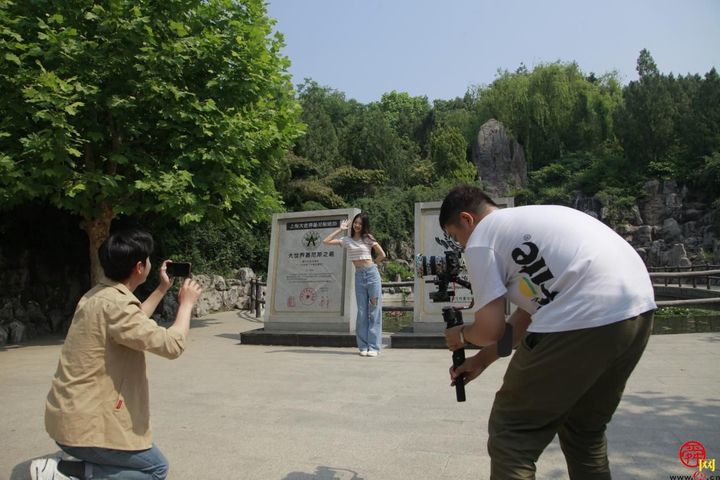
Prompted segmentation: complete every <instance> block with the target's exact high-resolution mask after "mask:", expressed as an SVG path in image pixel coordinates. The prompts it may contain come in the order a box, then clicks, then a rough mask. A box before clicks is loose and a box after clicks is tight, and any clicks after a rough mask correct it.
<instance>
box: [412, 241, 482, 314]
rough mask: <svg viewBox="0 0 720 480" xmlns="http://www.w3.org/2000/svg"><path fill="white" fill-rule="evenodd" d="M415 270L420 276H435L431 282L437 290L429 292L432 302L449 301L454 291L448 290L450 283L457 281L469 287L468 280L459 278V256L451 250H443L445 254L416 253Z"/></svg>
mask: <svg viewBox="0 0 720 480" xmlns="http://www.w3.org/2000/svg"><path fill="white" fill-rule="evenodd" d="M415 271H416V272H417V274H418V276H420V277H428V276H431V275H434V276H435V280H434V281H433V283H434V284H435V285H436V286H437V287H438V289H437V292H430V293H429V297H430V300H432V301H433V302H436V303H437V302H450V301H452V299H453V297H454V296H455V291H453V290H448V286H449V285H450V284H451V283H457V284H459V285H462V286H463V287H465V288H470V282H468V281H466V280H465V279H463V278H460V256H459V255H458V254H457V253H456V252H454V251H452V250H448V251H446V252H445V256H439V255H438V256H436V255H428V256H425V255H418V256H417V257H415Z"/></svg>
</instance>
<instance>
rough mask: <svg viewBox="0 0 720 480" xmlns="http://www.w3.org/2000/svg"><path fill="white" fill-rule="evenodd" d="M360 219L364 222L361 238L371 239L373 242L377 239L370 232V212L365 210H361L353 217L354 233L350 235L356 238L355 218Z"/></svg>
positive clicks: (352, 226)
mask: <svg viewBox="0 0 720 480" xmlns="http://www.w3.org/2000/svg"><path fill="white" fill-rule="evenodd" d="M358 218H359V219H360V222H361V224H362V227H361V228H360V239H362V240H365V239H370V240H372V241H373V242H374V241H375V237H373V236H372V234H371V233H370V217H368V214H367V213H365V212H360V213H358V214H357V215H355V218H353V221H352V224H351V226H350V228H352V234H351V235H350V238H355V227H354V226H355V220H357V219H358Z"/></svg>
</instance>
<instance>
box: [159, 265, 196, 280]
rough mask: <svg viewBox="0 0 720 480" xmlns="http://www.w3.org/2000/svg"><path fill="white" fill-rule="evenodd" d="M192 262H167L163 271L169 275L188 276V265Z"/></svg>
mask: <svg viewBox="0 0 720 480" xmlns="http://www.w3.org/2000/svg"><path fill="white" fill-rule="evenodd" d="M191 265H192V264H190V263H189V262H168V263H167V264H166V265H165V272H166V273H167V274H168V275H169V276H171V277H185V278H187V277H189V276H190V267H191Z"/></svg>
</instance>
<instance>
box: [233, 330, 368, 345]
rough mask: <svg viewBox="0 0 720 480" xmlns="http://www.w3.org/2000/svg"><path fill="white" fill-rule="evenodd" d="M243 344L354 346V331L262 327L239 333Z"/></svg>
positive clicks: (355, 343)
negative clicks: (268, 329)
mask: <svg viewBox="0 0 720 480" xmlns="http://www.w3.org/2000/svg"><path fill="white" fill-rule="evenodd" d="M240 343H242V344H243V345H283V346H291V347H356V346H357V342H356V340H355V334H354V333H342V332H283V331H277V330H273V331H266V330H265V329H264V328H258V329H256V330H249V331H247V332H242V333H240Z"/></svg>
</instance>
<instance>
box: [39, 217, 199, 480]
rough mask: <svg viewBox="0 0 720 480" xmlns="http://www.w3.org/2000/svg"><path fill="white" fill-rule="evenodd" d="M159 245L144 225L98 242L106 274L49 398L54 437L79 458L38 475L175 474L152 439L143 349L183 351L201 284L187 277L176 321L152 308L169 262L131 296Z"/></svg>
mask: <svg viewBox="0 0 720 480" xmlns="http://www.w3.org/2000/svg"><path fill="white" fill-rule="evenodd" d="M152 251H153V239H152V236H151V235H150V234H148V233H146V232H143V231H139V230H126V231H121V232H117V233H113V234H112V235H110V237H109V238H108V239H107V240H106V241H105V242H104V243H103V244H102V246H101V247H100V250H99V252H98V253H99V257H100V263H101V265H102V268H103V271H104V272H105V276H106V277H107V278H105V279H103V280H102V281H101V282H100V283H98V285H96V286H95V287H94V288H92V289H91V290H90V291H88V292H87V293H86V294H85V295H84V296H83V297H82V298H81V299H80V302H79V303H78V306H77V308H76V310H75V315H74V317H73V320H72V324H71V326H70V330H69V331H68V334H67V337H66V339H65V344H64V345H63V348H62V351H61V352H60V360H59V362H58V367H57V371H56V373H55V377H54V378H53V381H52V387H51V388H50V393H49V394H48V396H47V402H46V405H45V428H46V430H47V432H48V433H49V434H50V437H51V438H52V439H53V440H55V442H56V443H57V444H58V445H59V446H60V448H61V449H62V450H63V451H64V452H66V453H67V454H69V455H71V456H73V457H75V458H76V459H78V460H79V461H68V460H59V459H56V458H42V459H38V460H34V461H33V462H32V463H31V465H30V474H31V477H32V478H33V480H37V479H50V478H53V479H58V478H60V479H62V478H77V479H81V480H82V479H91V478H133V479H143V478H148V479H151V478H152V479H164V478H165V477H166V476H167V472H168V462H167V460H166V459H165V457H164V456H163V454H162V452H160V450H159V449H158V448H157V446H155V445H154V444H153V443H152V431H151V428H150V403H149V400H150V399H149V390H148V380H147V373H146V365H145V352H146V351H147V352H151V353H155V354H157V355H160V356H163V357H165V358H170V359H173V358H177V357H179V356H180V355H181V354H182V353H183V350H184V349H185V341H186V338H187V335H188V332H189V329H190V315H191V312H192V309H193V306H194V305H195V302H196V301H197V299H198V297H199V296H200V294H201V293H202V289H201V288H200V285H199V284H198V283H197V282H196V281H194V280H191V279H186V280H185V281H184V283H183V285H182V287H181V288H180V292H179V294H178V302H179V309H178V312H177V316H176V318H175V323H173V324H172V326H170V327H169V328H164V327H160V326H158V325H157V323H155V321H153V320H151V319H150V315H152V313H153V312H154V311H155V308H156V307H157V306H158V303H160V300H161V299H162V298H163V296H164V295H165V293H167V291H168V289H169V288H170V286H171V285H172V283H173V280H174V279H173V278H171V277H169V276H168V274H167V272H166V265H167V263H168V261H167V260H166V261H165V262H163V264H162V266H161V267H160V284H159V286H158V288H157V289H156V290H155V291H154V292H153V293H152V294H151V295H150V296H149V297H148V298H147V300H145V301H144V302H143V303H140V301H139V300H138V299H137V298H136V297H135V295H134V294H133V291H134V290H135V289H136V288H137V287H138V286H139V285H141V284H142V283H144V282H145V280H146V279H147V277H148V275H149V273H150V269H151V264H150V254H151V253H152Z"/></svg>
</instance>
